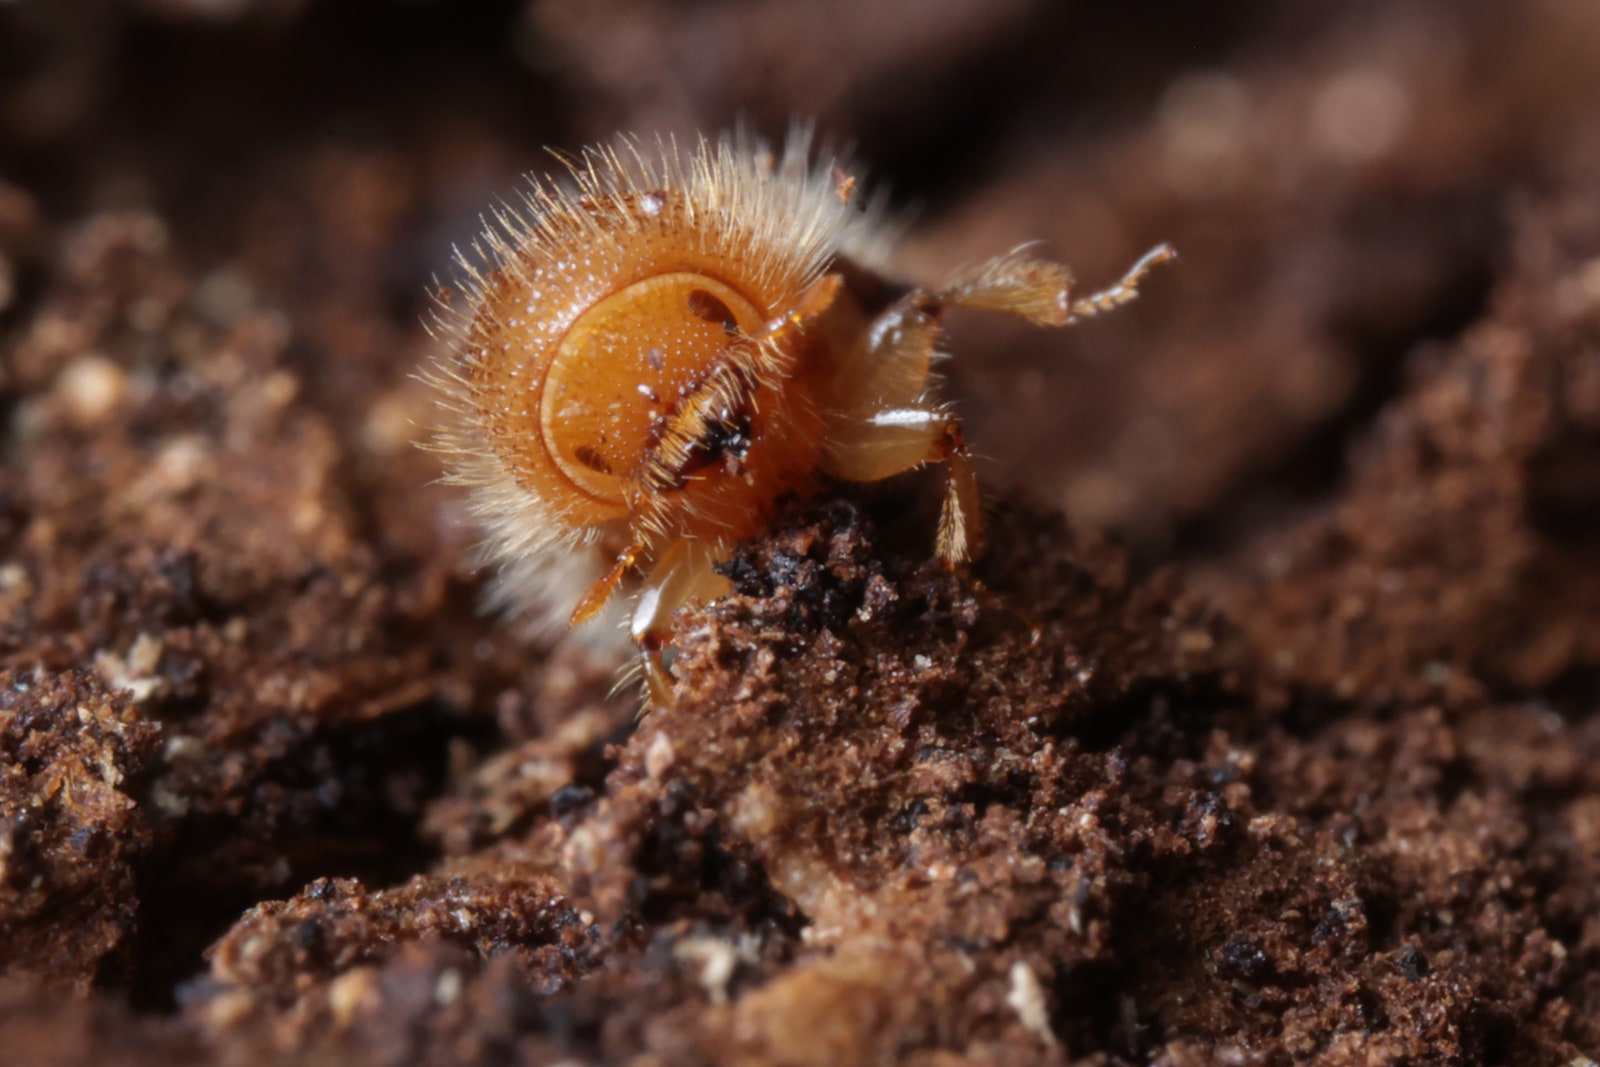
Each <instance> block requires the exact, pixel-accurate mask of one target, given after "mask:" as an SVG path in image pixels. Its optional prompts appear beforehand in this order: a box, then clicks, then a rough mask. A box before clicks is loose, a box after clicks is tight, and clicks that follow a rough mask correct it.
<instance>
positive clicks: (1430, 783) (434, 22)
mask: <svg viewBox="0 0 1600 1067" xmlns="http://www.w3.org/2000/svg"><path fill="white" fill-rule="evenodd" d="M835 6H837V8H838V10H834V7H835ZM1154 14H1155V7H1154V5H1145V4H1136V5H1133V6H1131V7H1126V8H1115V7H1105V8H1103V9H1102V8H1096V9H1093V10H1090V9H1088V8H1079V7H1064V6H1061V5H1052V4H1043V3H1038V4H1035V3H1030V2H1027V0H1018V2H1015V3H1002V4H992V3H991V4H970V5H969V4H946V5H934V6H930V7H929V8H928V9H927V10H926V11H924V12H922V13H921V14H920V16H919V18H918V19H916V20H907V19H905V18H904V17H903V13H898V8H897V7H896V5H888V4H878V3H875V2H869V3H861V2H860V0H854V2H852V3H850V4H844V3H842V0H841V2H840V3H839V4H837V5H834V4H833V3H832V0H828V2H825V3H823V4H821V5H820V6H819V5H816V4H811V5H794V6H792V7H791V6H789V5H785V4H778V3H773V4H759V5H753V6H752V5H717V4H709V5H690V6H687V7H685V6H682V5H666V4H659V3H656V2H653V0H619V2H617V3H614V4H611V5H607V6H606V7H605V8H604V9H603V10H602V9H598V8H596V9H591V8H588V7H582V6H574V5H568V4H562V3H555V2H546V0H537V2H531V3H526V4H522V3H517V4H512V3H486V4H479V5H472V6H471V7H470V8H463V7H460V6H458V5H399V4H389V3H384V2H378V0H371V2H362V3H356V4H349V5H346V4H330V3H318V2H316V0H308V2H297V3H279V2H275V0H258V2H248V0H246V2H243V3H238V4H234V5H222V6H218V5H203V4H197V3H190V2H186V0H129V2H127V3H122V4H115V5H104V6H103V8H102V9H100V10H98V11H97V12H95V14H94V17H90V16H89V15H88V14H86V13H85V12H81V11H77V10H76V9H74V8H72V7H70V6H68V5H57V4H48V3H41V2H32V0H20V2H18V3H13V4H10V5H0V413H3V415H4V421H3V431H0V432H3V438H0V439H3V444H0V454H3V457H4V458H3V464H0V663H3V668H4V675H3V678H0V968H3V971H4V975H3V977H0V1062H4V1063H6V1064H10V1063H17V1064H22V1065H30V1067H31V1065H34V1064H50V1065H56V1064H63V1065H67V1064H71V1065H76V1064H90V1063H96V1064H98V1063H124V1064H143V1063H151V1064H155V1063H163V1064H165V1063H171V1062H174V1061H180V1062H192V1063H215V1064H234V1063H251V1064H261V1063H285V1064H287V1063H339V1064H351V1065H365V1064H372V1065H378V1064H386V1065H387V1064H396V1065H398V1064H515V1063H556V1062H576V1063H595V1064H599V1063H638V1064H643V1063H653V1064H684V1065H689V1064H706V1063H712V1064H766V1063H773V1064H779V1063H781V1064H818V1065H822V1064H839V1063H908V1064H921V1065H927V1067H932V1065H934V1064H954V1063H984V1064H989V1063H993V1064H1023V1063H1054V1064H1067V1063H1074V1062H1080V1061H1084V1060H1086V1059H1091V1060H1093V1061H1094V1062H1102V1063H1109V1064H1118V1063H1130V1064H1132V1063H1151V1062H1156V1063H1163V1064H1171V1065H1179V1064H1191V1063H1192V1064H1202V1063H1219V1062H1229V1063H1261V1064H1280V1063H1291V1062H1294V1063H1298V1062H1310V1063H1319V1064H1329V1065H1333V1064H1347V1063H1351V1064H1353V1063H1363V1064H1367V1063H1462V1064H1469V1063H1484V1062H1493V1063H1510V1064H1519V1065H1520V1064H1525V1065H1529V1067H1531V1065H1534V1064H1541V1065H1542V1064H1548V1063H1572V1062H1579V1063H1581V1062H1587V1058H1589V1057H1597V1056H1600V1028H1597V1026H1596V1024H1595V1022H1594V1020H1595V1019H1597V1018H1600V925H1597V923H1596V920H1595V918H1594V917H1595V916H1596V915H1600V900H1597V899H1596V890H1595V888H1594V887H1595V886H1596V885H1600V777H1597V775H1596V772H1595V771H1594V769H1593V768H1595V767H1596V766H1600V759H1597V757H1600V725H1597V724H1600V717H1597V716H1596V714H1595V712H1596V702H1597V699H1600V689H1597V685H1596V680H1597V678H1600V625H1597V624H1596V622H1595V620H1596V619H1597V618H1600V586H1597V585H1596V581H1595V579H1594V578H1593V577H1592V576H1593V575H1596V574H1600V560H1597V559H1596V558H1595V557H1596V552H1597V550H1596V547H1595V546H1596V545H1597V544H1600V541H1597V539H1596V537H1595V536H1594V534H1595V532H1596V529H1597V522H1596V517H1597V514H1600V512H1597V509H1596V503H1595V502H1596V499H1597V497H1596V489H1597V487H1600V448H1597V447H1596V442H1597V441H1600V372H1597V370H1596V367H1597V362H1596V361H1597V353H1600V208H1597V207H1596V205H1597V204H1600V155H1596V153H1595V151H1594V148H1593V146H1595V145H1597V144H1600V125H1597V120H1596V119H1595V118H1594V117H1593V115H1592V113H1591V112H1592V106H1591V105H1592V101H1593V100H1594V99H1596V92H1597V91H1600V84H1597V83H1596V74H1595V72H1596V71H1600V44H1597V43H1596V42H1597V41H1600V23H1597V22H1596V21H1595V19H1594V16H1593V14H1592V13H1590V12H1589V11H1588V10H1587V9H1586V8H1584V6H1583V5H1572V4H1564V3H1561V2H1558V0H1541V2H1538V3H1533V4H1525V5H1500V4H1490V3H1466V4H1458V5H1453V6H1451V7H1449V8H1448V10H1447V9H1446V8H1445V7H1443V6H1440V5H1426V4H1390V3H1384V4H1378V3H1371V4H1364V3H1363V4H1355V5H1343V6H1340V7H1338V8H1337V9H1334V8H1330V9H1328V10H1327V11H1323V12H1315V13H1311V14H1306V13H1303V12H1300V13H1295V12H1287V11H1283V10H1279V9H1278V8H1276V7H1274V6H1272V5H1260V4H1251V3H1240V4H1235V5H1230V6H1226V7H1224V8H1222V9H1218V8H1217V7H1216V6H1215V5H1210V6H1207V7H1205V8H1204V9H1201V8H1198V7H1197V8H1195V9H1193V10H1189V9H1188V8H1182V7H1179V8H1173V7H1171V6H1170V5H1162V6H1161V11H1160V16H1161V17H1159V18H1156V17H1154ZM843 31H848V32H843ZM728 41H739V42H743V43H742V44H741V45H740V46H739V47H736V48H730V47H722V46H719V45H718V43H719V42H728ZM952 86H959V87H960V90H959V91H956V90H954V89H952V88H951V87H952ZM738 113H743V114H744V115H746V116H747V117H748V119H749V121H750V122H751V123H752V124H753V125H754V127H755V128H756V129H758V130H760V131H761V132H762V133H764V134H766V135H767V136H768V137H769V138H777V137H779V136H781V134H782V132H783V130H784V129H785V127H786V126H787V124H788V122H789V120H790V118H791V116H792V115H794V114H797V113H798V114H811V115H816V116H818V117H819V127H820V128H821V129H824V130H828V131H837V132H838V133H839V134H841V135H848V136H851V137H853V138H854V140H855V142H856V144H857V145H858V148H857V158H858V159H859V161H860V165H861V171H862V173H863V175H864V181H867V180H869V179H871V180H877V181H879V182H881V183H882V184H884V185H886V186H887V187H888V188H889V189H890V190H892V203H893V204H894V205H898V204H901V203H907V202H911V201H919V202H920V203H921V205H922V207H921V210H920V214H919V215H917V216H916V217H915V218H914V219H913V221H912V222H911V223H910V224H909V227H908V229H907V232H906V234H905V237H904V241H903V242H902V246H901V248H900V251H899V253H898V257H897V263H896V264H895V266H896V270H897V271H901V272H903V276H904V277H905V278H906V279H908V280H913V281H923V282H926V283H927V284H937V279H939V278H940V277H942V276H945V275H947V274H948V272H950V271H952V270H955V269H957V267H958V266H959V265H960V264H962V263H973V262H978V261H980V260H982V259H983V258H984V257H986V256H989V255H992V254H994V253H995V252H996V251H1003V250H1005V249H1008V248H1011V247H1013V246H1015V245H1016V244H1017V243H1019V242H1021V241H1023V240H1027V239H1033V238H1038V239H1041V240H1042V241H1043V242H1044V245H1043V247H1042V250H1041V254H1044V255H1048V257H1049V258H1052V259H1057V260H1060V261H1063V262H1069V263H1071V264H1072V266H1073V268H1074V273H1075V275H1076V276H1077V278H1078V279H1079V280H1080V281H1081V283H1082V284H1083V285H1084V286H1085V287H1086V289H1092V288H1094V287H1096V285H1098V284H1110V283H1111V282H1113V281H1114V280H1115V279H1116V278H1117V277H1118V276H1119V275H1120V274H1121V272H1122V270H1123V269H1124V268H1125V266H1126V265H1127V263H1129V262H1132V261H1133V260H1134V259H1136V258H1137V256H1138V254H1139V253H1140V252H1141V251H1142V250H1144V249H1146V248H1149V247H1152V246H1154V245H1155V244H1157V243H1158V242H1160V241H1170V242H1171V243H1172V244H1173V245H1174V246H1176V247H1178V248H1179V249H1181V251H1182V253H1183V257H1184V259H1183V262H1182V263H1181V264H1180V265H1178V266H1177V267H1176V268H1174V269H1171V270H1168V271H1165V272H1163V273H1161V274H1160V275H1159V276H1157V275H1153V276H1152V277H1151V278H1150V279H1149V280H1148V282H1147V283H1146V286H1145V291H1144V293H1143V296H1142V297H1141V300H1140V301H1139V302H1138V303H1137V304H1135V305H1133V306H1132V307H1130V308H1128V309H1125V310H1124V311H1122V312H1120V313H1119V314H1118V315H1117V316H1115V317H1110V318H1107V319H1106V320H1105V321H1103V322H1095V323H1093V324H1085V325H1084V326H1082V327H1080V328H1079V329H1077V330H1076V331H1067V332H1061V331H1036V330H1030V329H1027V328H1021V329H1013V328H1012V327H1011V326H1010V325H1008V324H1007V323H1005V322H1003V321H1002V322H997V321H995V320H993V319H991V318H986V317H983V316H978V315H971V316H965V317H961V316H954V315H953V316H951V321H950V322H949V323H948V326H949V330H950V335H949V339H948V340H949V343H948V348H949V350H950V351H951V352H952V353H953V358H952V359H950V360H949V361H947V362H945V363H943V364H942V365H941V371H942V373H943V374H944V381H943V384H942V386H941V390H942V395H943V396H945V397H946V398H947V399H948V400H949V401H950V403H951V404H952V405H953V407H954V409H955V410H957V411H958V412H959V414H960V416H961V418H962V420H963V422H964V423H965V426H966V431H967V438H968V440H969V441H970V442H971V444H972V447H973V449H974V451H975V452H976V453H977V454H978V470H979V474H980V476H981V478H982V481H983V485H984V488H985V491H986V495H987V497H988V501H989V505H988V508H987V510H986V511H985V513H984V521H985V529H986V533H987V541H988V546H987V550H986V552H985V553H984V554H983V556H982V557H981V558H979V559H977V560H976V561H975V562H974V563H973V564H972V566H971V567H970V569H966V570H963V569H956V570H952V569H949V568H946V567H943V566H941V565H940V564H939V563H938V561H937V560H936V559H935V548H936V530H937V527H938V516H939V512H940V506H941V502H942V501H941V497H942V493H943V485H942V483H941V479H940V476H939V472H938V470H936V469H933V470H925V471H911V472H908V473H905V474H903V475H897V476H896V477H894V478H891V479H887V480H885V481H881V482H875V483H872V484H870V485H861V486H853V487H848V488H841V487H838V486H833V487H831V488H830V487H828V486H821V487H819V488H820V491H819V492H817V493H815V494H809V495H804V499H795V500H788V501H785V502H782V503H778V504H775V506H774V510H773V513H772V515H771V516H770V522H768V523H766V524H763V525H762V526H761V528H760V529H759V530H757V531H756V532H755V534H754V536H752V537H750V538H748V539H746V540H744V541H743V542H741V543H740V544H739V545H738V546H736V547H732V546H730V549H729V552H728V554H727V559H726V560H723V561H721V562H719V563H718V570H719V571H720V574H721V577H722V578H723V579H724V580H725V581H726V583H727V587H728V593H727V595H726V596H724V597H722V598H720V599H718V600H716V601H715V602H713V603H709V604H692V605H690V606H688V607H686V608H684V609H683V610H682V611H681V612H679V613H678V614H677V615H676V616H675V617H674V618H673V619H672V628H671V633H672V640H671V645H672V651H671V652H670V655H669V657H668V658H669V665H670V669H671V679H670V681H671V686H672V700H671V701H670V702H668V703H663V704H662V705H661V706H659V707H657V708H656V710H654V711H652V712H651V713H649V714H648V715H646V716H644V717H642V718H641V717H640V716H639V715H638V714H637V711H638V700H637V698H636V695H635V691H634V690H633V689H631V688H625V689H623V690H621V691H618V692H615V693H613V686H614V684H615V682H616V670H615V668H616V664H615V661H614V659H612V658H608V656H607V655H606V654H604V653H603V652H601V653H597V652H595V651H594V650H592V649H588V648H586V646H585V644H584V643H582V642H576V643H567V644H564V645H560V646H555V645H552V644H551V643H550V642H549V641H548V640H546V639H545V638H542V637H538V636H533V635H530V634H529V633H528V632H527V631H526V628H525V627H519V626H517V625H514V624H509V623H507V622H505V621H504V620H502V619H500V618H498V617H495V616H493V615H484V614H483V613H481V612H480V606H481V601H482V597H483V595H484V579H483V578H482V576H480V575H477V574H475V573H474V572H473V571H472V569H471V567H470V564H469V560H470V559H471V557H472V550H473V543H474V540H475V538H476V537H477V534H476V532H475V530H474V522H473V517H472V516H471V515H470V514H469V513H468V510H467V507H466V505H465V503H464V501H463V498H462V497H461V496H460V495H458V492H457V490H456V489H454V488H453V487H451V486H448V485H442V484H439V482H438V478H439V475H440V473H441V470H440V464H439V460H438V458H437V456H436V455H434V454H432V453H429V452H427V451H425V450H423V449H420V448H417V447H416V439H417V438H418V437H419V436H420V435H421V434H420V431H419V427H425V426H427V425H429V424H430V423H431V421H432V420H433V419H434V417H435V416H434V414H433V410H434V409H433V397H432V393H431V391H430V388H429V387H428V386H427V385H426V384H425V383H423V382H419V381H417V380H415V379H414V378H412V377H411V375H412V374H413V372H414V371H415V370H416V369H417V368H419V367H422V366H424V365H425V364H426V363H428V361H430V360H435V359H437V358H438V357H439V355H440V349H439V344H438V342H436V341H435V340H434V339H432V338H430V336H429V335H428V332H427V330H426V329H425V325H424V320H425V317H426V314H427V311H428V307H427V304H426V302H425V299H424V297H423V295H422V294H424V293H425V292H426V291H427V289H428V285H429V279H430V278H431V277H432V276H434V275H435V274H438V275H440V276H443V275H444V274H445V273H446V272H447V266H446V265H447V264H448V263H449V261H450V249H451V246H452V245H453V244H461V243H464V242H467V241H469V240H470V239H471V238H472V236H473V235H474V234H476V233H479V232H481V223H480V220H479V219H478V217H477V213H478V212H479V210H480V209H481V208H482V207H483V206H484V205H485V204H489V203H491V202H493V200H494V197H495V196H497V195H506V194H508V193H510V192H513V191H514V190H515V189H517V188H518V187H519V186H518V185H517V182H518V175H519V174H520V173H522V172H523V171H527V170H540V171H543V170H546V169H548V163H549V161H548V157H545V156H543V155H542V154H541V146H543V145H546V144H558V145H565V146H569V147H575V146H579V145H583V144H594V143H607V139H608V138H610V137H611V135H612V133H613V131H614V130H616V129H618V128H627V129H634V130H639V131H642V132H645V133H653V132H655V131H663V132H677V133H678V134H679V135H680V136H685V137H686V136H689V135H690V133H691V131H693V130H697V129H704V130H708V131H716V130H720V129H723V128H726V127H727V126H728V125H729V124H730V121H731V119H732V118H733V117H734V116H735V115H736V114H738ZM896 276H897V277H899V276H901V275H899V274H897V275H896ZM707 291H708V292H710V291H711V290H707ZM712 295H713V296H715V295H716V294H715V293H714V292H713V294H712ZM718 299H722V298H721V297H718ZM722 302H723V305H724V306H726V307H727V308H728V309H729V312H730V314H733V313H734V312H735V311H736V310H737V309H736V308H735V307H734V306H733V305H732V304H730V303H728V301H727V300H725V299H723V300H722ZM684 306H685V307H689V304H688V303H685V305H684ZM696 306H702V307H705V308H708V309H711V310H715V309H714V307H713V306H712V305H708V304H705V302H704V301H703V300H699V301H698V302H697V304H696ZM734 319H735V320H736V321H737V319H738V316H737V314H734ZM704 321H705V322H707V323H709V322H710V321H711V320H710V319H705V320H704ZM691 325H692V324H691ZM717 325H719V328H720V324H717ZM1068 334H1070V336H1069V335H1068ZM719 440H720V439H719ZM735 444H736V442H733V441H732V438H731V437H730V438H728V439H727V441H723V442H722V444H721V445H719V447H720V448H721V449H722V451H723V452H727V451H728V450H729V449H733V448H734V446H735ZM598 454H599V453H597V455H598ZM574 458H575V459H577V457H576V454H575V453H574ZM600 458H601V459H605V460H606V462H607V463H610V462H611V460H610V459H609V458H607V457H606V456H604V455H601V456H600ZM723 458H726V457H725V456H724V457H723ZM578 461H580V462H581V460H578ZM578 592H580V593H581V587H580V588H579V590H578Z"/></svg>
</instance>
